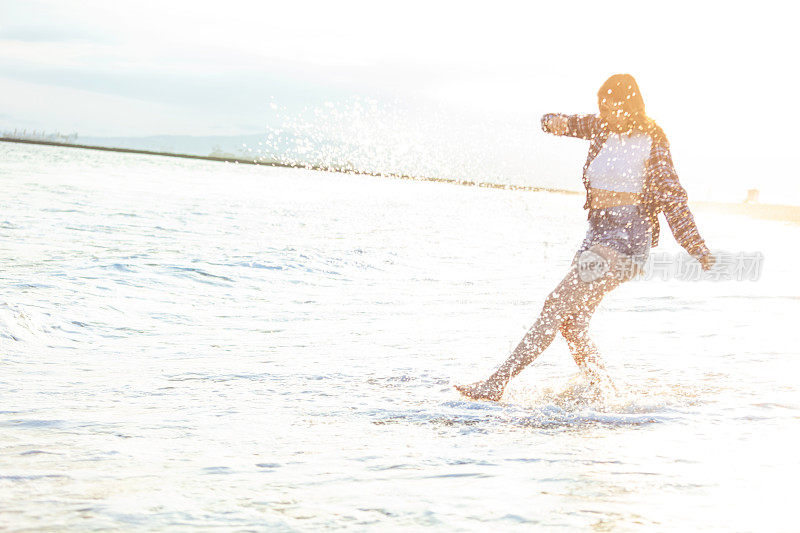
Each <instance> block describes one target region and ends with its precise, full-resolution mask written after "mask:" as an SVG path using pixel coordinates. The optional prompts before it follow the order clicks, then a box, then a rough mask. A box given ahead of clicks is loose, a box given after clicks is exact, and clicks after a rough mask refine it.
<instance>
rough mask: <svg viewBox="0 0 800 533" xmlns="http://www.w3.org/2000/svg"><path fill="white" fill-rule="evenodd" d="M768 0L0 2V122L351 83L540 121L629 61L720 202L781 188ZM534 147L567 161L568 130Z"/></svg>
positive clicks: (209, 107)
mask: <svg viewBox="0 0 800 533" xmlns="http://www.w3.org/2000/svg"><path fill="white" fill-rule="evenodd" d="M785 5H787V4H786V3H785V2H764V1H762V2H748V3H737V2H731V1H729V2H698V1H692V2H687V3H679V2H642V1H636V2H598V1H596V0H595V1H589V2H567V1H564V2H555V1H552V2H525V3H522V2H509V3H506V2H497V1H494V2H482V3H468V2H463V1H462V2H433V1H430V0H428V1H422V2H415V1H406V2H402V3H399V2H398V3H393V4H392V5H387V3H385V2H375V1H374V0H373V1H366V2H347V1H336V2H305V1H292V2H255V1H253V2H241V1H236V0H233V1H231V0H228V1H225V2H213V3H210V2H198V1H196V0H195V1H169V0H161V1H159V2H155V1H145V0H137V1H135V2H134V1H119V0H117V1H115V2H107V1H95V0H81V1H75V2H71V1H52V2H50V1H31V0H24V1H15V0H4V1H3V2H2V3H0V91H1V93H0V94H2V95H3V96H4V98H3V105H2V107H0V129H2V130H6V129H9V128H11V129H13V128H28V129H39V130H42V129H44V130H47V131H55V130H60V131H61V132H64V133H68V132H72V131H76V132H78V133H80V134H81V135H82V136H89V135H118V136H136V135H152V134H191V135H214V134H243V133H254V132H259V131H263V130H264V128H265V124H266V123H267V121H268V120H269V119H270V118H269V117H270V108H269V104H270V103H271V102H279V103H280V104H281V106H283V107H284V108H285V109H286V112H287V113H291V112H293V111H298V112H299V110H300V109H302V108H303V107H304V106H310V107H315V106H320V105H324V103H325V102H331V101H333V102H337V101H344V100H346V99H348V98H350V97H353V96H365V97H371V98H375V99H378V100H379V101H382V102H389V101H392V102H401V103H404V105H405V104H406V103H408V102H412V101H414V102H418V101H424V102H426V103H427V104H429V105H433V106H436V107H437V108H441V109H444V110H446V111H447V113H449V114H450V116H458V117H460V119H463V120H471V121H473V122H475V123H481V121H486V122H487V123H488V122H490V121H491V122H498V121H500V122H501V123H502V122H504V121H505V122H506V123H509V124H510V123H514V124H515V125H516V126H515V127H520V126H519V125H520V124H522V125H525V126H522V127H523V128H526V127H527V125H529V127H530V131H529V132H528V133H531V134H534V133H532V132H535V135H539V133H538V131H539V130H538V128H539V125H538V118H539V116H540V115H541V114H542V113H544V112H549V111H561V112H570V113H577V112H595V111H596V101H595V94H596V91H597V88H598V87H599V86H600V85H601V84H602V82H603V81H604V80H605V79H606V78H607V77H608V76H609V75H610V74H613V73H617V72H628V73H631V74H633V75H634V76H635V77H636V78H637V80H638V81H639V85H640V86H641V88H642V92H643V94H644V97H645V103H646V106H647V110H648V114H650V115H651V116H652V117H654V118H655V119H656V120H658V122H659V123H660V124H661V125H662V127H663V128H664V130H665V131H666V133H667V135H668V137H669V138H670V140H671V142H672V146H673V156H674V157H675V160H676V166H678V170H679V172H681V175H682V176H684V175H685V176H686V178H683V177H682V180H683V181H684V182H687V183H690V184H691V188H690V187H689V186H688V185H687V189H689V190H690V192H692V191H697V193H698V195H699V196H701V197H718V194H717V193H715V192H714V191H717V190H721V189H723V188H725V187H726V186H727V185H731V184H735V187H736V191H737V192H736V193H735V196H736V197H737V198H738V197H739V196H740V191H742V190H743V189H744V188H747V187H748V186H752V187H760V188H762V189H763V190H762V195H763V196H764V197H763V200H764V201H767V200H768V199H769V196H770V195H771V196H772V197H773V198H771V199H772V200H773V201H781V198H791V201H792V202H793V203H800V186H798V183H800V180H798V172H797V170H796V168H795V167H794V166H792V165H791V163H790V161H789V153H790V150H792V149H793V148H794V146H792V144H790V143H792V141H794V140H795V139H796V135H795V133H794V130H795V126H794V125H795V124H796V123H797V121H798V120H800V113H798V111H797V99H796V96H795V92H796V90H797V86H798V85H797V82H798V73H797V68H796V58H795V57H794V56H796V52H797V50H798V49H800V46H798V44H800V43H799V42H798V41H799V40H800V39H798V35H797V31H796V29H795V18H794V16H793V15H792V14H791V13H790V12H789V11H788V9H789V8H788V7H784V6H785ZM409 105H410V104H409ZM517 133H519V132H517ZM542 135H543V134H542ZM537 139H538V137H537ZM537 142H538V141H537ZM565 142H566V143H578V144H577V145H573V146H570V147H567V148H562V147H561V144H563V143H565ZM541 143H542V144H541V146H540V147H539V148H538V149H539V150H542V149H544V150H546V151H548V153H549V151H550V150H552V153H553V154H554V155H553V157H568V158H570V160H571V159H572V158H574V157H577V159H578V161H577V162H576V163H575V165H574V166H570V167H569V168H578V169H579V168H580V166H581V165H582V163H583V160H582V159H583V157H585V146H583V145H582V144H581V143H579V142H578V141H572V140H568V141H565V140H561V139H558V140H557V142H556V143H553V142H552V141H551V140H549V139H548V140H541ZM576 154H577V155H576ZM581 154H582V155H581ZM685 185H686V183H685ZM571 188H576V189H579V188H580V184H579V182H578V184H577V185H575V184H572V185H571Z"/></svg>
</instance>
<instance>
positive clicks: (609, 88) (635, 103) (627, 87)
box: [597, 74, 655, 131]
mask: <svg viewBox="0 0 800 533" xmlns="http://www.w3.org/2000/svg"><path fill="white" fill-rule="evenodd" d="M606 101H607V102H609V103H615V102H620V103H621V104H622V109H623V110H624V111H625V112H626V113H627V114H628V115H630V118H631V120H632V121H633V123H634V127H636V128H637V129H640V130H642V131H651V130H652V129H653V128H654V127H655V122H654V121H653V119H651V118H650V117H648V116H647V114H646V113H645V110H644V99H643V98H642V91H640V90H639V84H637V83H636V80H635V79H633V76H631V75H630V74H614V75H613V76H611V77H610V78H608V79H607V80H606V81H605V83H603V85H602V86H601V87H600V90H599V91H597V102H598V104H601V103H603V102H606Z"/></svg>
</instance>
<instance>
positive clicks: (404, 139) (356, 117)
mask: <svg viewBox="0 0 800 533" xmlns="http://www.w3.org/2000/svg"><path fill="white" fill-rule="evenodd" d="M270 109H271V113H272V116H271V117H270V119H269V125H268V127H267V133H266V137H265V139H264V141H263V142H260V143H259V144H258V146H250V147H246V150H247V151H248V153H249V154H250V155H251V156H253V157H255V158H256V159H258V160H260V161H274V162H277V163H280V164H283V165H289V166H297V167H306V168H318V169H322V170H332V171H339V172H355V173H368V174H376V175H383V176H394V177H413V178H423V179H441V180H448V181H456V182H459V183H472V184H483V185H489V184H494V185H499V186H514V185H516V186H531V185H542V184H543V183H542V182H543V181H544V182H546V181H547V180H546V178H545V174H546V172H543V169H542V168H541V165H537V159H538V153H537V151H536V150H535V149H534V148H533V147H535V146H536V142H535V137H534V136H535V135H537V133H538V132H539V126H538V123H537V124H532V123H529V122H522V123H511V122H508V121H493V122H487V121H485V120H479V119H476V118H471V117H466V116H463V115H460V114H458V113H454V112H450V111H448V110H446V109H443V108H441V107H436V106H433V105H430V104H424V103H413V104H411V103H409V102H408V101H399V100H395V101H389V102H386V101H380V102H379V101H378V100H375V99H371V98H363V97H351V98H349V99H346V100H342V101H328V102H325V103H324V104H322V105H319V106H314V107H312V106H309V107H305V108H303V109H302V110H301V111H299V112H294V111H289V110H288V108H287V107H286V106H283V105H281V104H279V103H278V102H274V101H273V102H272V103H271V104H270ZM544 185H545V186H547V185H550V184H548V183H544Z"/></svg>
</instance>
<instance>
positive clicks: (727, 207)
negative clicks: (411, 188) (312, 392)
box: [0, 137, 800, 224]
mask: <svg viewBox="0 0 800 533" xmlns="http://www.w3.org/2000/svg"><path fill="white" fill-rule="evenodd" d="M0 142H8V143H18V144H37V145H42V146H57V147H63V148H81V149H84V150H101V151H104V152H119V153H125V154H139V155H156V156H163V157H177V158H181V159H199V160H203V161H217V162H220V163H236V164H242V165H261V166H268V167H279V168H298V169H306V170H317V171H323V172H338V173H343V174H358V175H365V176H376V177H382V178H395V179H404V180H414V181H433V182H439V183H449V184H453V185H464V186H468V187H486V188H491V189H504V190H512V191H533V192H552V193H558V194H569V195H583V194H584V192H583V191H572V190H569V189H557V188H552V187H534V186H530V185H511V184H503V183H491V182H483V181H469V180H457V179H454V178H429V177H421V176H409V175H406V174H391V173H380V172H368V171H362V170H353V169H347V168H334V167H325V166H322V165H291V164H287V163H280V162H277V161H259V160H257V159H242V158H236V157H217V156H210V155H193V154H178V153H174V152H156V151H152V150H137V149H134V148H114V147H110V146H93V145H88V144H73V143H61V142H55V141H39V140H34V139H14V138H9V137H0ZM690 203H691V204H692V207H697V208H699V209H701V210H709V211H715V212H722V213H726V214H735V215H747V216H750V217H753V218H757V219H762V220H779V221H784V222H792V223H795V224H800V206H796V205H785V204H760V203H735V202H706V201H690Z"/></svg>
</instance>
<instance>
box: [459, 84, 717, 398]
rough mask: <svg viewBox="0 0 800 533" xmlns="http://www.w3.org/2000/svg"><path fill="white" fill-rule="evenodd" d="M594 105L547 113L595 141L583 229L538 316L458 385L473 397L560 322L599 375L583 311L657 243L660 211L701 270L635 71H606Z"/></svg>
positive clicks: (556, 129)
mask: <svg viewBox="0 0 800 533" xmlns="http://www.w3.org/2000/svg"><path fill="white" fill-rule="evenodd" d="M597 100H598V106H599V108H600V113H599V114H598V115H562V114H548V115H545V116H544V117H542V129H543V130H544V131H545V132H547V133H552V134H554V135H567V136H570V137H578V138H580V139H585V140H588V141H591V145H590V148H589V156H588V157H587V159H586V164H585V165H584V167H583V184H584V187H585V188H586V203H585V204H584V206H583V208H584V209H589V215H588V219H589V231H588V232H587V234H586V238H585V239H584V241H583V244H582V245H581V247H580V248H579V250H578V252H577V253H576V254H575V258H574V259H573V261H572V265H571V268H570V270H569V272H568V273H567V275H566V276H565V277H564V279H563V280H562V281H561V283H559V284H558V286H557V287H556V288H555V289H554V290H553V292H551V293H550V295H549V296H548V297H547V299H546V300H545V303H544V307H543V308H542V312H541V314H540V315H539V318H538V319H537V320H536V322H535V323H534V325H533V327H531V329H530V331H528V333H526V334H525V336H524V337H523V339H522V341H520V343H519V345H518V346H517V347H516V349H515V350H514V352H513V353H512V354H511V356H510V357H509V358H508V359H507V360H506V361H505V362H504V363H503V364H502V365H501V366H500V368H498V369H497V371H496V372H495V373H494V374H492V375H491V376H490V377H489V378H488V379H487V380H485V381H479V382H477V383H473V384H470V385H456V389H458V390H459V391H460V392H461V393H462V394H464V395H465V396H468V397H470V398H474V399H482V400H494V401H497V400H499V399H500V398H501V397H502V395H503V391H504V390H505V388H506V385H507V384H508V382H509V381H510V380H511V379H512V378H513V377H514V376H516V375H517V374H519V373H520V372H521V371H522V370H523V369H524V368H525V367H526V366H527V365H529V364H530V363H531V362H532V361H533V360H534V359H536V357H537V356H538V355H539V354H540V353H541V352H542V351H543V350H544V349H545V348H547V347H548V346H549V345H550V343H551V342H552V341H553V339H554V338H555V335H556V333H558V332H561V334H562V335H563V336H564V338H565V339H566V341H567V345H568V346H569V350H570V352H571V353H572V357H573V358H574V359H575V362H576V363H577V364H578V366H579V367H580V368H581V370H583V371H584V373H585V374H586V375H587V376H588V377H589V379H590V380H591V381H593V382H597V381H599V380H601V379H603V377H605V370H604V368H603V364H602V361H601V360H600V356H599V354H598V351H597V347H596V346H595V345H594V343H593V342H592V341H591V339H590V338H589V331H588V330H589V320H590V319H591V316H592V313H593V312H594V310H595V309H596V308H597V305H598V304H599V303H600V300H602V299H603V296H604V295H605V294H606V293H608V292H609V291H611V290H613V289H614V288H616V287H617V286H619V284H620V283H623V282H625V281H627V280H629V279H631V278H632V277H634V276H635V275H637V274H638V273H639V272H641V269H642V266H643V264H644V262H645V261H646V259H647V256H648V254H649V252H650V248H651V247H655V246H656V245H657V244H658V237H659V233H660V228H659V223H658V214H659V213H660V212H662V211H663V212H664V216H665V218H666V219H667V222H668V224H669V226H670V229H671V230H672V234H673V235H674V236H675V239H676V240H677V241H678V243H679V244H680V245H681V246H682V247H683V248H684V249H685V250H686V251H687V252H688V253H689V254H690V255H692V256H693V257H694V258H695V259H697V260H698V261H699V262H700V264H701V265H702V268H703V269H704V270H708V269H710V268H711V267H712V265H713V264H714V257H713V255H711V252H710V250H709V249H708V247H707V246H706V244H705V242H704V241H703V239H702V238H701V237H700V234H699V232H698V231H697V226H696V225H695V222H694V217H693V216H692V213H691V212H690V211H689V207H688V205H687V195H686V191H685V190H684V188H683V187H682V186H681V185H680V183H679V181H678V176H677V174H676V173H675V169H674V167H673V165H672V158H671V156H670V153H669V143H668V142H667V138H666V136H665V135H664V132H663V131H662V130H661V128H659V127H658V125H656V123H655V122H654V121H653V120H652V119H650V118H649V117H648V116H647V115H646V114H645V109H644V100H643V99H642V95H641V92H640V91H639V87H638V85H637V84H636V80H634V79H633V76H631V75H629V74H616V75H614V76H611V77H610V78H609V79H608V80H606V82H605V83H604V84H603V86H602V87H601V88H600V90H599V91H598V93H597Z"/></svg>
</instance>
